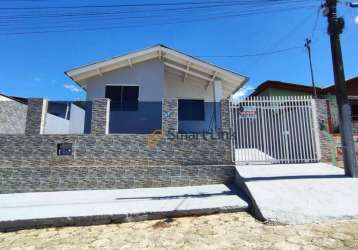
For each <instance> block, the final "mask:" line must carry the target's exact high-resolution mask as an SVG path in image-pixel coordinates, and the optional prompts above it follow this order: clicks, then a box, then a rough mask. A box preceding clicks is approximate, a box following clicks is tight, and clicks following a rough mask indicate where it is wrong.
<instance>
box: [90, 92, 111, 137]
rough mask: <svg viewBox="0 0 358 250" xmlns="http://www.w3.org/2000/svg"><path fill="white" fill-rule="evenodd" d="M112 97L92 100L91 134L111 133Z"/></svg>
mask: <svg viewBox="0 0 358 250" xmlns="http://www.w3.org/2000/svg"><path fill="white" fill-rule="evenodd" d="M109 111H110V99H107V98H98V99H94V100H93V101H92V118H91V134H94V135H106V134H108V133H109Z"/></svg>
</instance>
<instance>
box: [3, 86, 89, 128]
mask: <svg viewBox="0 0 358 250" xmlns="http://www.w3.org/2000/svg"><path fill="white" fill-rule="evenodd" d="M27 105H28V98H24V97H17V96H8V95H5V94H1V93H0V134H24V133H25V123H26V116H27ZM82 106H83V105H82ZM84 121H85V110H84V109H83V108H81V102H75V103H72V102H69V101H62V102H59V101H49V102H47V113H46V122H45V123H44V129H43V132H44V134H82V133H84V124H85V122H84Z"/></svg>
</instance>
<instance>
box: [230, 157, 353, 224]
mask: <svg viewBox="0 0 358 250" xmlns="http://www.w3.org/2000/svg"><path fill="white" fill-rule="evenodd" d="M236 170H237V183H238V185H240V186H241V187H242V189H243V190H245V192H246V193H247V195H248V196H249V197H250V199H251V202H252V205H253V207H254V208H255V211H254V213H255V214H256V216H257V217H259V218H260V219H263V220H268V221H272V222H278V223H287V224H301V223H312V222H322V221H326V220H331V219H350V218H358V179H353V178H346V177H345V176H344V172H343V170H342V169H340V168H337V167H334V166H331V165H328V164H323V163H315V164H286V165H249V166H237V167H236Z"/></svg>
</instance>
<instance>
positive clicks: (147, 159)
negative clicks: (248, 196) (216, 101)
mask: <svg viewBox="0 0 358 250" xmlns="http://www.w3.org/2000/svg"><path fill="white" fill-rule="evenodd" d="M30 103H31V105H33V106H35V107H33V108H32V110H35V111H39V110H40V106H42V105H43V104H42V105H40V104H41V102H38V101H36V102H30ZM108 105H109V102H108V101H107V100H106V99H101V100H97V102H96V101H95V104H94V107H93V112H92V117H94V118H93V119H92V131H91V132H92V134H89V135H88V134H87V135H43V134H41V135H39V134H36V135H29V133H28V134H27V135H0V140H1V141H2V143H1V144H0V192H1V193H9V192H30V191H54V190H77V189H100V188H137V187H157V186H183V185H200V184H213V183H226V182H231V181H233V178H234V168H233V163H232V161H231V151H230V150H231V149H230V138H228V134H229V133H228V132H229V131H226V133H227V134H226V136H225V138H221V139H217V138H216V137H217V136H220V135H215V136H216V137H215V138H210V137H209V136H207V137H206V138H203V137H202V136H194V135H179V134H175V135H176V137H173V133H171V134H170V135H166V133H164V137H163V138H161V140H159V141H158V142H157V144H156V145H155V146H154V147H153V145H152V144H151V145H149V143H148V140H149V139H150V138H151V137H150V135H128V134H106V133H107V128H108V123H106V119H105V117H108V116H106V115H103V114H104V113H105V112H102V113H101V110H102V111H106V110H108ZM226 108H227V110H225V109H226ZM177 109H178V105H177V100H175V99H170V100H163V130H164V131H168V130H169V129H170V130H172V131H173V130H174V131H176V129H177V119H178V118H177ZM222 109H223V111H222V112H224V113H225V112H227V115H225V114H224V115H223V116H222V117H223V123H225V122H226V121H225V120H224V119H228V112H229V110H228V106H227V105H222ZM97 111H98V112H97ZM45 112H46V111H45ZM96 113H97V115H96ZM35 114H36V116H32V118H31V117H30V118H31V119H30V120H29V119H28V122H30V124H31V126H33V125H32V124H35V123H36V124H40V123H41V119H38V117H40V116H39V112H35ZM33 115H34V114H33ZM34 117H35V118H36V117H37V118H36V119H34ZM96 117H97V118H96ZM93 123H94V124H96V125H95V126H93ZM222 127H223V128H229V127H228V126H226V125H224V124H223V126H222ZM30 132H34V130H30ZM37 132H38V133H40V131H39V130H37ZM59 143H72V144H73V155H72V156H58V155H57V144H59ZM110 176H111V177H110Z"/></svg>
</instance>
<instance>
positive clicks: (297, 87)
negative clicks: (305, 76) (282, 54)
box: [251, 80, 323, 96]
mask: <svg viewBox="0 0 358 250" xmlns="http://www.w3.org/2000/svg"><path fill="white" fill-rule="evenodd" d="M269 88H276V89H284V90H290V91H297V92H304V93H311V94H313V87H312V86H307V85H302V84H295V83H288V82H281V81H272V80H267V81H265V82H263V83H261V84H260V85H259V86H258V87H257V88H256V89H255V90H254V92H253V93H252V94H251V96H257V95H259V94H260V93H262V92H263V91H265V90H266V89H269ZM316 90H317V94H319V93H321V92H322V90H323V89H322V88H319V87H316Z"/></svg>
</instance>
